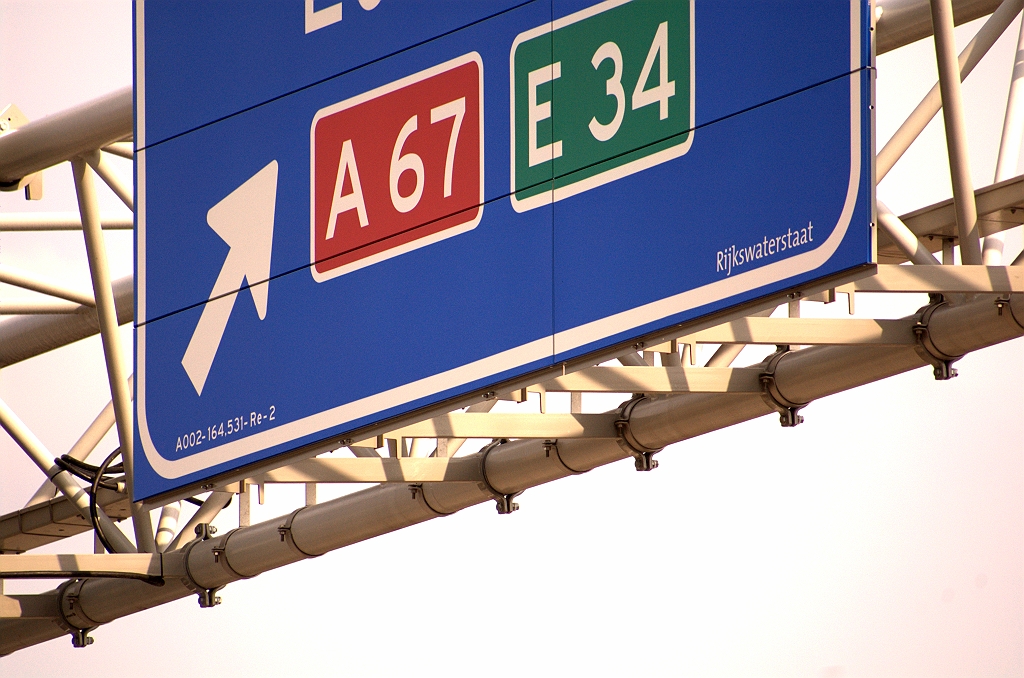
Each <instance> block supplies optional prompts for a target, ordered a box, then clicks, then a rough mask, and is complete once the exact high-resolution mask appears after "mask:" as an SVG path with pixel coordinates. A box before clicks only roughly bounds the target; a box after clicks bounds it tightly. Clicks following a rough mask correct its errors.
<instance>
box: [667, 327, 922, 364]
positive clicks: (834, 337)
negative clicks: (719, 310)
mask: <svg viewBox="0 0 1024 678" xmlns="http://www.w3.org/2000/svg"><path fill="white" fill-rule="evenodd" d="M913 327H914V320H913V319H912V318H900V319H898V320H866V319H857V318H850V319H845V318H743V319H740V320H734V321H732V322H729V323H725V324H722V325H718V326H717V327H712V328H710V329H706V330H702V331H700V332H697V333H696V334H691V335H688V336H687V337H685V340H686V341H695V342H697V343H701V344H769V345H771V344H774V345H793V344H807V345H815V344H824V345H842V344H872V345H876V346H906V345H913V344H914V333H913V329H912V328H913ZM704 369H708V368H704Z"/></svg>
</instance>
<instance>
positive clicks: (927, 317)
mask: <svg viewBox="0 0 1024 678" xmlns="http://www.w3.org/2000/svg"><path fill="white" fill-rule="evenodd" d="M929 296H930V298H931V302H932V303H931V304H929V305H928V306H926V307H924V308H923V309H922V310H921V315H920V317H919V318H918V320H917V323H916V324H915V325H914V328H913V332H914V337H915V338H916V339H917V343H915V344H914V349H915V350H916V351H917V354H918V355H919V356H921V358H923V359H924V360H925V361H926V362H927V363H929V364H930V365H931V366H932V374H933V375H935V379H936V381H947V380H949V379H952V378H953V377H955V376H956V375H957V371H956V369H955V368H954V367H953V363H955V362H956V361H957V360H960V358H963V356H962V355H956V356H954V355H948V354H946V353H943V352H942V351H940V350H939V349H938V348H937V347H936V346H935V344H934V343H933V342H932V338H931V333H930V332H929V331H928V323H929V322H930V321H931V318H932V314H934V313H935V311H936V310H937V309H939V308H941V307H943V306H945V305H946V304H947V303H948V302H947V301H946V300H945V299H944V298H943V297H942V295H941V294H934V295H929ZM996 306H997V307H998V308H999V313H1000V315H1002V311H1003V307H1002V306H1001V305H1000V304H999V301H998V300H997V301H996Z"/></svg>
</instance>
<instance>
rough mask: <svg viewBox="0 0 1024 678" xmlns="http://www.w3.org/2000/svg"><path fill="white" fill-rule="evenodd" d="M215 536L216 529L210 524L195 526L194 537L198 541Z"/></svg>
mask: <svg viewBox="0 0 1024 678" xmlns="http://www.w3.org/2000/svg"><path fill="white" fill-rule="evenodd" d="M215 534H217V528H216V527H215V526H213V525H211V524H210V523H199V524H198V525H196V537H198V538H199V541H206V540H207V539H209V538H211V537H212V536H213V535H215Z"/></svg>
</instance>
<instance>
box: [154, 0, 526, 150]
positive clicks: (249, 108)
mask: <svg viewBox="0 0 1024 678" xmlns="http://www.w3.org/2000/svg"><path fill="white" fill-rule="evenodd" d="M539 1H540V0H526V2H522V3H520V4H518V5H516V6H514V7H509V8H508V9H504V10H502V11H500V12H496V13H495V14H491V15H489V16H485V17H482V18H480V19H477V20H476V21H473V22H471V23H468V24H465V25H464V26H458V27H457V28H453V29H451V30H450V31H447V32H445V33H441V34H440V35H435V36H433V37H431V38H429V39H427V40H421V41H420V42H417V43H416V44H413V45H409V46H408V47H403V48H402V49H399V50H396V51H394V52H391V53H390V54H385V55H383V56H379V57H377V58H376V59H371V60H370V61H366V62H363V63H361V64H359V65H358V66H353V67H352V68H349V69H347V70H344V71H341V72H339V73H335V74H334V75H329V76H327V77H326V78H321V79H320V80H317V81H316V82H311V83H309V84H308V85H302V86H301V87H296V88H295V89H293V90H292V91H290V92H285V93H284V94H278V95H277V96H274V97H271V98H269V99H267V100H266V101H261V102H260V103H258V104H253V105H251V106H247V107H246V108H243V109H242V110H240V111H235V112H234V113H229V114H227V115H224V116H221V117H219V118H217V119H216V120H210V121H209V122H204V123H202V124H200V125H196V126H195V127H193V128H191V129H187V130H185V131H183V132H177V133H175V134H172V135H171V136H169V137H167V138H164V139H161V140H160V141H155V142H153V143H151V144H147V145H146V146H143V147H142V148H138V149H136V152H138V151H143V150H147V149H150V148H154V147H156V146H159V145H160V144H164V143H166V142H168V141H171V140H173V139H177V138H178V137H182V136H185V135H186V134H192V133H193V132H197V131H199V130H201V129H203V128H204V127H209V126H210V125H216V124H217V123H219V122H224V121H225V120H228V119H230V118H234V117H235V116H238V115H242V114H243V113H248V112H249V111H253V110H256V109H257V108H260V107H261V106H266V105H267V104H271V103H274V102H275V101H280V100H281V99H284V98H285V97H290V96H291V95H293V94H298V93H299V92H302V91H305V90H307V89H310V88H312V87H316V86H318V85H322V84H324V83H325V82H329V81H331V80H334V79H335V78H340V77H342V76H343V75H350V74H352V73H355V72H356V71H358V70H359V69H361V68H365V67H367V66H373V65H374V64H378V63H380V62H382V61H384V60H386V59H390V58H391V57H393V56H398V55H399V54H402V53H404V52H408V51H409V50H412V49H416V48H417V47H422V46H423V45H426V44H429V43H431V42H434V41H435V40H439V39H441V38H445V37H448V36H449V35H453V34H455V33H458V32H459V31H462V30H465V29H467V28H471V27H473V26H476V25H477V24H480V23H483V22H484V21H490V20H491V19H494V18H497V17H499V16H501V15H502V14H507V13H509V12H514V11H515V10H517V9H522V8H523V7H526V6H527V5H530V4H533V3H534V2H539Z"/></svg>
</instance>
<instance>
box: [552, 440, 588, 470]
mask: <svg viewBox="0 0 1024 678" xmlns="http://www.w3.org/2000/svg"><path fill="white" fill-rule="evenodd" d="M552 452H553V453H554V455H555V459H557V460H558V463H559V465H560V466H561V467H562V468H564V469H565V470H566V471H568V472H569V473H571V474H572V475H574V476H576V475H579V474H581V473H586V470H583V471H581V470H579V469H575V468H573V467H572V466H569V465H568V464H566V463H565V459H562V452H561V451H560V450H559V449H558V441H557V440H545V441H544V456H545V457H548V458H550V457H551V454H552Z"/></svg>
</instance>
